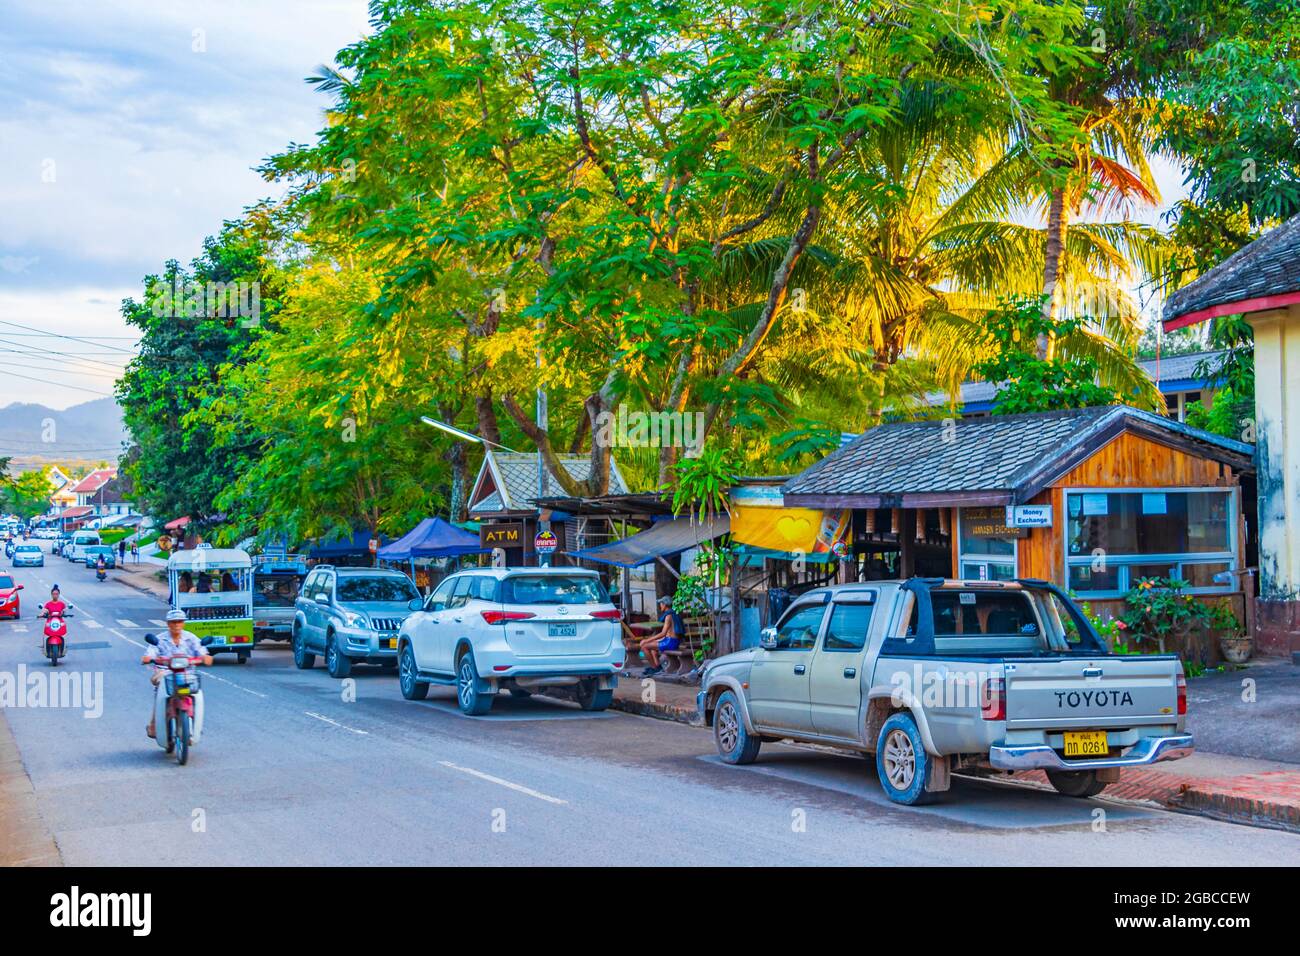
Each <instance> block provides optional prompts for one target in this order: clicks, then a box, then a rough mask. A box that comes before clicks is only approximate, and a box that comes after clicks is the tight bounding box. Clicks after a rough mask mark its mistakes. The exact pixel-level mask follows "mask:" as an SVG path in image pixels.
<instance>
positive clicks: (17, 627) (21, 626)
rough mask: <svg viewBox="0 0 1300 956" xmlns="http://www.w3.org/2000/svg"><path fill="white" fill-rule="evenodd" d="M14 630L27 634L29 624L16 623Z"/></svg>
mask: <svg viewBox="0 0 1300 956" xmlns="http://www.w3.org/2000/svg"><path fill="white" fill-rule="evenodd" d="M13 630H14V631H16V632H17V633H19V634H26V633H27V625H26V624H15V625H14V626H13Z"/></svg>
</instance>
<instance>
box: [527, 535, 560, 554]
mask: <svg viewBox="0 0 1300 956" xmlns="http://www.w3.org/2000/svg"><path fill="white" fill-rule="evenodd" d="M559 546H560V539H559V538H557V537H556V536H555V535H554V534H553V533H551V532H550V531H539V532H537V534H536V535H535V536H534V538H533V550H534V551H536V552H537V553H538V554H551V553H553V552H554V551H555V549H556V548H558V547H559Z"/></svg>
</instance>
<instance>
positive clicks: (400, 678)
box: [397, 644, 429, 700]
mask: <svg viewBox="0 0 1300 956" xmlns="http://www.w3.org/2000/svg"><path fill="white" fill-rule="evenodd" d="M419 671H420V669H419V668H418V667H417V666H416V664H415V652H414V651H413V650H411V645H410V644H403V645H402V654H401V657H400V659H399V660H398V666H397V682H398V684H400V685H401V687H402V696H403V697H405V698H406V699H407V700H424V698H426V697H428V696H429V685H428V684H426V683H424V682H423V681H421V680H420V678H419Z"/></svg>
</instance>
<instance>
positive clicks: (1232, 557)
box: [1061, 485, 1241, 600]
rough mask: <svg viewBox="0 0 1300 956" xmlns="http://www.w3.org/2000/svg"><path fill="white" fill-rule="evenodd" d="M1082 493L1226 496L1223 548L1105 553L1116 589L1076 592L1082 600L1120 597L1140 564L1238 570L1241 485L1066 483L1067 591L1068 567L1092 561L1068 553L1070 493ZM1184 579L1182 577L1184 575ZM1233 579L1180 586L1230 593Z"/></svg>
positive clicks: (1063, 517)
mask: <svg viewBox="0 0 1300 956" xmlns="http://www.w3.org/2000/svg"><path fill="white" fill-rule="evenodd" d="M1086 494H1106V495H1128V494H1166V495H1173V494H1222V495H1227V497H1228V517H1227V526H1228V545H1229V549H1228V550H1227V551H1198V552H1184V553H1181V554H1178V553H1159V554H1154V553H1153V554H1122V555H1112V554H1109V553H1108V554H1107V555H1106V567H1107V568H1114V569H1115V571H1116V572H1117V584H1118V589H1116V590H1105V591H1103V590H1092V591H1082V590H1081V591H1079V592H1078V594H1079V597H1080V598H1081V599H1083V600H1088V599H1095V600H1108V599H1114V598H1122V597H1123V596H1124V595H1125V594H1127V593H1128V592H1129V590H1130V589H1131V588H1132V587H1133V585H1134V584H1136V583H1137V582H1136V581H1133V580H1131V574H1130V572H1131V569H1132V567H1133V566H1134V565H1140V564H1161V563H1165V562H1168V563H1169V564H1171V565H1177V570H1178V572H1179V574H1180V575H1181V573H1182V569H1183V566H1184V565H1188V564H1227V565H1228V570H1229V571H1239V570H1241V563H1240V562H1241V557H1240V551H1241V540H1240V536H1239V534H1238V525H1239V524H1240V520H1241V486H1240V485H1231V486H1226V487H1222V486H1217V485H1213V486H1195V485H1176V486H1171V487H1160V486H1133V487H1128V486H1125V487H1119V488H1096V487H1091V486H1082V485H1080V486H1077V487H1076V486H1070V487H1064V488H1062V489H1061V508H1062V515H1061V521H1062V522H1063V524H1062V525H1061V555H1062V557H1063V559H1064V564H1063V565H1062V566H1063V567H1064V569H1065V572H1064V573H1065V581H1064V587H1065V589H1066V590H1067V591H1072V592H1073V591H1074V590H1075V587H1074V584H1073V582H1072V581H1071V580H1070V569H1071V568H1076V567H1086V566H1088V565H1091V564H1092V561H1093V557H1092V555H1091V554H1085V555H1072V554H1070V534H1069V528H1070V496H1071V495H1086ZM1184 580H1186V579H1185V578H1184ZM1237 589H1238V588H1237V585H1236V583H1235V582H1230V583H1228V584H1221V585H1214V586H1212V587H1201V588H1197V587H1191V586H1188V587H1187V588H1185V589H1184V592H1185V593H1187V594H1231V593H1233V592H1234V591H1236V590H1237Z"/></svg>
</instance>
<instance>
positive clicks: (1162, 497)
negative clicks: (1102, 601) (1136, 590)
mask: <svg viewBox="0 0 1300 956" xmlns="http://www.w3.org/2000/svg"><path fill="white" fill-rule="evenodd" d="M1235 501H1236V498H1235V491H1233V490H1222V489H1217V488H1215V489H1148V490H1133V491H1086V490H1069V491H1066V493H1065V512H1066V516H1067V526H1066V537H1065V559H1066V566H1067V568H1068V570H1069V579H1068V582H1067V583H1068V586H1069V587H1070V589H1071V590H1074V591H1077V592H1079V593H1080V594H1087V595H1088V596H1090V597H1107V596H1116V597H1117V596H1120V595H1122V594H1124V593H1125V592H1126V591H1128V590H1129V588H1131V587H1133V586H1134V585H1136V584H1137V583H1138V582H1139V581H1140V580H1142V579H1143V578H1154V577H1160V578H1177V579H1180V580H1183V581H1186V582H1187V583H1188V590H1191V591H1204V592H1215V591H1231V590H1232V588H1233V585H1232V584H1220V583H1218V582H1216V581H1215V580H1214V576H1215V575H1216V574H1218V573H1220V572H1222V571H1228V570H1230V569H1232V568H1235V567H1236V566H1237V542H1236V535H1235V533H1234V528H1235V527H1236V514H1235Z"/></svg>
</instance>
